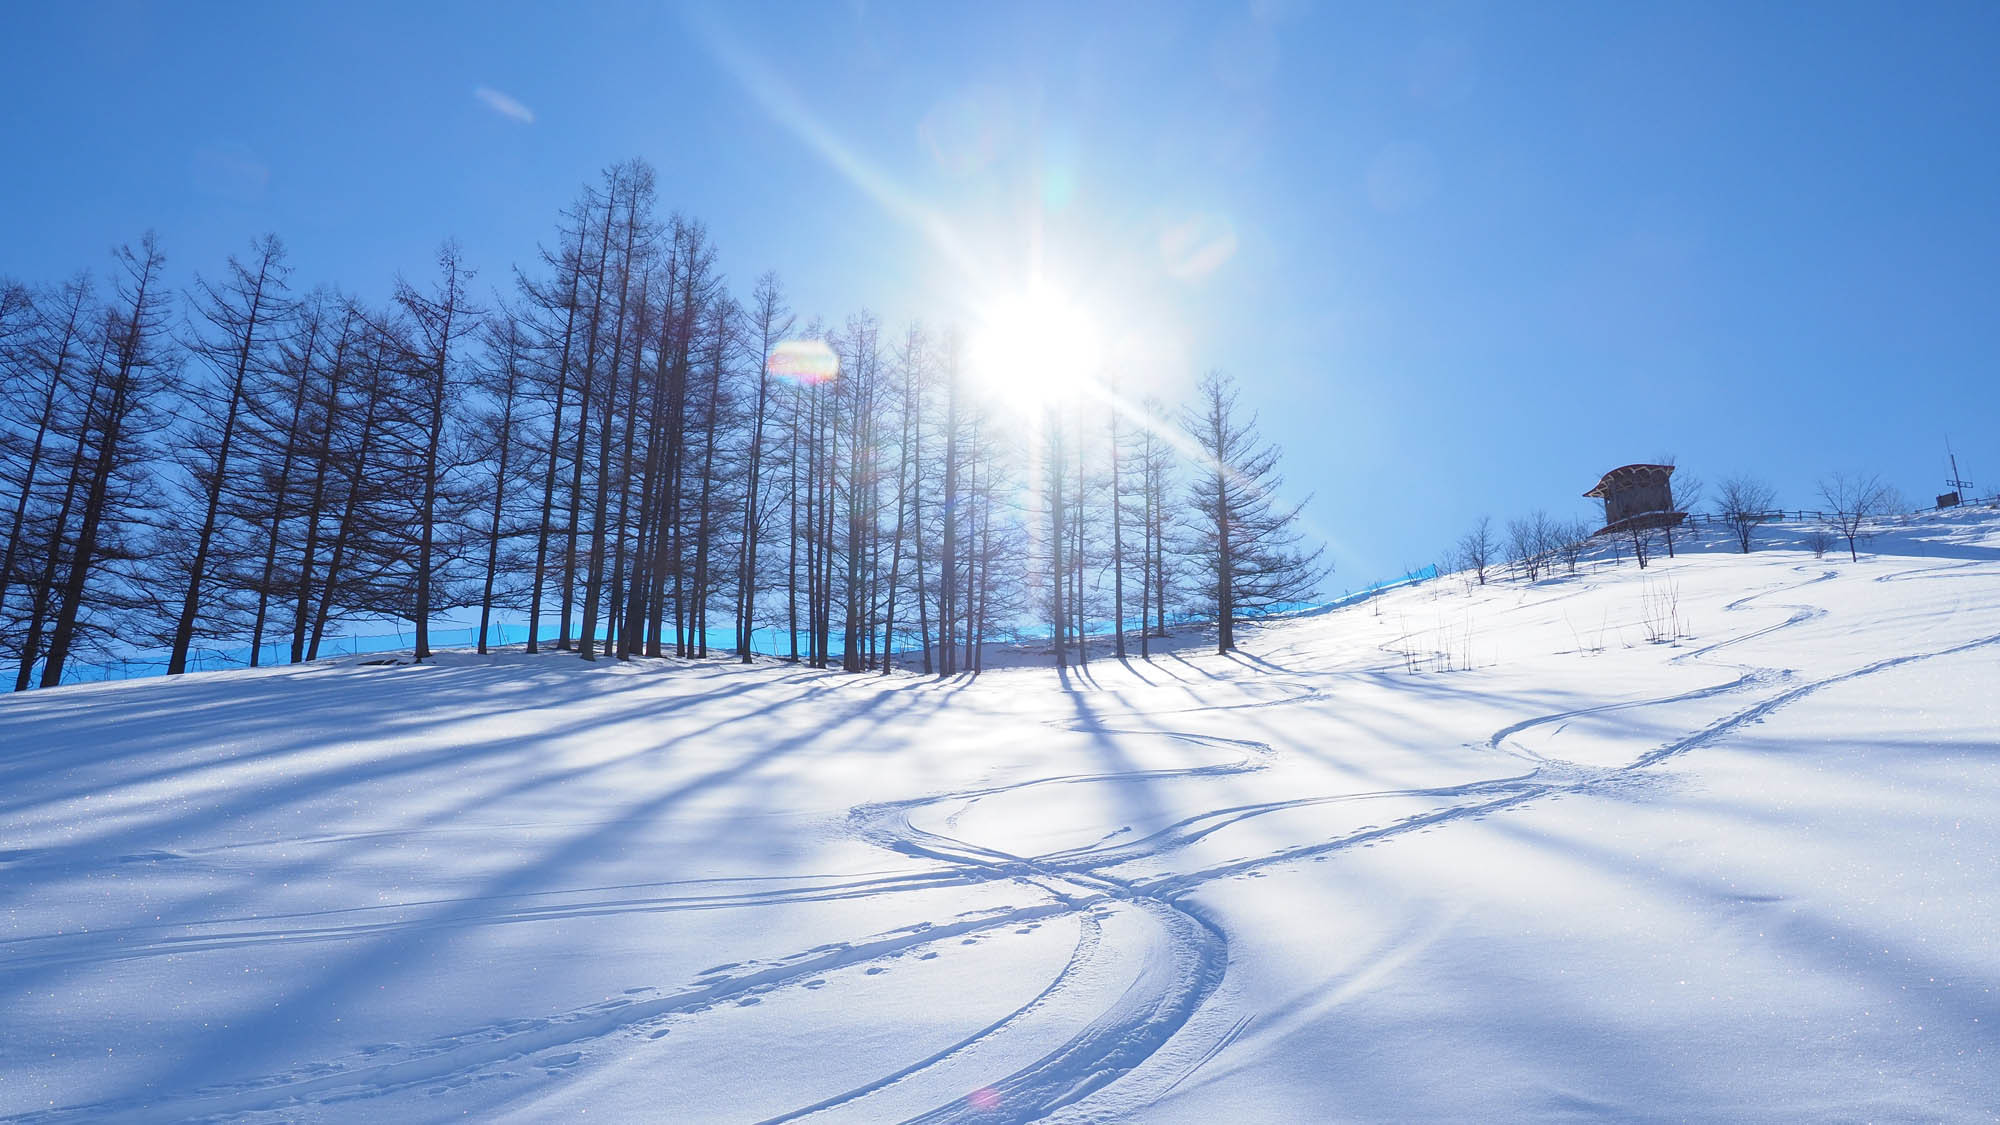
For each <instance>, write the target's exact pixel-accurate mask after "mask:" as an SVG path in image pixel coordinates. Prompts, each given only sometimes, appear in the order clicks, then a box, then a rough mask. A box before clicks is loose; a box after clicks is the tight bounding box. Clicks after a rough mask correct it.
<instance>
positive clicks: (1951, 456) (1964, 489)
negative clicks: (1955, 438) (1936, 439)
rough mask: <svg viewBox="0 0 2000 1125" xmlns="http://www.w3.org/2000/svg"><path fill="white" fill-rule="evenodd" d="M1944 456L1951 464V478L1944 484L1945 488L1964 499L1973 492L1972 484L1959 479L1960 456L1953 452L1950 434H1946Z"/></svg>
mask: <svg viewBox="0 0 2000 1125" xmlns="http://www.w3.org/2000/svg"><path fill="white" fill-rule="evenodd" d="M1944 455H1945V457H1946V458H1947V459H1948V460H1950V462H1951V476H1950V477H1949V478H1948V479H1947V480H1946V481H1945V482H1944V486H1945V487H1946V488H1949V489H1951V490H1952V491H1953V492H1956V493H1958V494H1959V496H1961V497H1963V496H1965V495H1966V493H1968V492H1970V491H1972V482H1971V481H1969V480H1960V479H1959V476H1958V454H1956V453H1954V452H1952V448H1951V435H1950V434H1946V435H1945V437H1944Z"/></svg>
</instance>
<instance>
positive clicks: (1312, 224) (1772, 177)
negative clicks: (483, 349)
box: [0, 3, 2000, 590]
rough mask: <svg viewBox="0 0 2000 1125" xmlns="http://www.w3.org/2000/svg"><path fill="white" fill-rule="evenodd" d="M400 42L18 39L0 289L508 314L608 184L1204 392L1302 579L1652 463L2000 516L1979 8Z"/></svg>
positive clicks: (493, 32) (779, 9) (26, 11)
mask: <svg viewBox="0 0 2000 1125" xmlns="http://www.w3.org/2000/svg"><path fill="white" fill-rule="evenodd" d="M411 7H416V6H406V5H389V4H381V5H375V4H361V3H347V4H340V5H305V4H279V5H251V4H242V5H223V4H199V5H167V4H120V3H94V4H75V5H44V6H41V7H39V8H31V7H28V6H25V5H14V6H11V7H10V9H9V12H8V15H7V17H6V22H7V24H8V28H7V34H6V35H4V36H0V99H4V101H0V104H4V105H5V106H6V110H5V113H4V114H0V151H3V152H5V153H7V154H8V159H7V160H6V161H4V162H0V214H4V216H5V218H4V219H0V273H4V274H7V275H11V276H15V277H18V278H21V279H25V280H55V279H58V278H60V277H62V276H66V275H67V274H69V273H70V272H72V271H74V270H75V269H77V268H79V267H83V266H91V267H95V268H98V269H99V270H102V269H103V267H104V266H105V265H106V264H107V263H108V258H107V257H106V253H105V252H106V250H107V248H108V247H110V246H111V245H113V244H114V243H116V242H119V241H123V240H126V239H129V238H133V237H135V236H136V235H137V234H138V233H139V232H141V231H143V230H144V229H146V228H148V227H152V228H155V229H157V230H158V231H159V233H160V235H161V238H162V240H163V242H164V244H165V247H166V250H167V252H168V254H169V256H170V259H171V264H172V266H173V267H174V268H175V269H176V270H177V271H180V275H181V276H182V277H183V278H185V277H186V276H187V275H188V272H189V271H193V270H205V271H213V270H214V269H216V268H217V267H218V266H219V265H220V263H221V261H222V259H223V257H224V255H225V254H227V253H229V252H231V251H235V250H239V249H240V248H241V247H242V246H243V245H244V244H245V243H246V242H247V240H248V239H249V238H250V237H251V236H252V235H254V234H257V233H260V232H262V231H266V230H271V231H275V232H277V233H278V234H279V235H280V236H282V237H283V238H284V239H285V240H286V241H287V243H288V244H289V246H290V247H291V249H292V252H293V258H294V264H295V266H296V269H297V274H296V276H297V277H298V279H299V280H301V281H303V282H308V283H310V282H316V281H326V282H333V283H337V284H339V285H341V286H343V287H345V288H347V289H349V290H351V291H354V292H357V293H360V294H362V295H364V296H373V297H380V296H382V295H385V294H386V292H387V290H388V287H389V284H390V282H391V279H392V278H393V277H394V275H395V273H396V272H397V271H398V270H406V271H409V272H411V273H412V274H413V275H421V274H422V272H423V271H424V269H425V268H426V266H427V263H428V262H429V261H430V259H431V256H432V254H433V251H434V248H435V246H436V245H437V243H438V241H439V240H440V239H441V238H443V237H445V236H447V235H451V236H455V237H457V238H458V239H460V240H461V242H462V243H463V244H464V246H465V247H466V249H467V251H468V253H469V255H470V257H471V258H472V260H473V261H474V262H475V263H476V264H477V265H478V266H479V267H480V269H481V271H482V273H481V280H482V282H483V283H487V284H491V285H497V286H505V285H506V284H507V281H508V272H509V270H510V268H511V266H512V265H513V264H515V263H521V264H528V263H530V262H532V259H533V255H534V252H535V247H536V244H537V243H538V242H540V241H543V240H545V239H547V238H548V237H549V236H550V232H551V230H552V228H553V224H554V218H555V215H556V212H557V210H558V209H559V208H561V207H562V206H563V205H564V204H566V203H567V202H569V201H570V200H571V199H572V198H573V197H574V196H575V194H576V192H577V189H578V186H579V185H580V184H581V183H582V182H583V181H584V180H586V179H588V178H590V177H592V176H594V175H595V173H596V171H597V170H598V169H599V168H601V167H603V166H604V165H606V164H608V163H610V162H612V161H615V160H619V159H622V158H625V157H628V156H641V157H644V158H646V159H647V160H649V161H651V162H652V163H653V164H654V165H655V166H656V167H657V168H658V169H659V171H660V185H661V197H662V202H663V204H664V205H666V206H667V207H670V208H677V209H679V210H682V211H684V212H686V213H687V214H690V215H692V216H695V217H698V218H700V219H702V220H704V221H706V222H707V223H708V224H709V227H710V229H711V231H712V233H713V234H714V236H715V238H716V240H717V242H718V244H719V245H720V247H721V251H722V259H721V260H722V264H723V268H724V269H725V270H726V271H727V272H728V273H729V274H730V275H731V277H732V279H734V280H735V281H736V282H737V283H738V284H739V286H740V287H742V288H746V289H747V286H748V282H749V281H750V279H752V278H753V277H754V276H755V275H756V274H757V273H759V272H761V271H762V270H764V269H767V268H768V269H775V270H777V271H778V272H779V273H780V274H781V275H782V276H783V278H784V279H785V281H786V283H787V285H788V287H789V289H790V290H791V293H792V296H793V299H794V303H795V305H796V306H797V307H798V308H799V310H800V311H801V312H802V313H805V314H808V315H810V314H814V313H818V314H822V315H824V316H826V317H827V318H828V319H829V320H836V321H837V320H838V319H840V318H842V317H844V316H845V315H846V314H848V313H849V312H852V311H854V310H857V309H861V308H867V309H871V310H873V311H874V312H876V313H877V314H879V315H880V316H882V317H883V318H884V319H885V320H887V321H889V322H891V323H892V324H894V323H900V322H902V321H905V320H907V319H910V318H918V317H920V318H922V319H924V320H925V321H927V322H929V323H931V324H934V325H942V324H945V323H951V322H954V321H956V322H960V323H965V322H967V321H969V320H974V319H976V318H978V317H979V316H980V315H981V313H982V310H983V309H986V308H988V307H990V306H991V304H992V303H993V302H994V301H996V300H1001V299H1004V298H1005V297H1006V295H1007V294H1009V293H1014V292H1018V291H1019V290H1020V289H1021V288H1022V287H1023V286H1025V285H1026V284H1027V279H1028V278H1029V277H1030V275H1031V274H1032V273H1033V272H1034V271H1036V270H1037V269H1039V270H1040V271H1041V273H1042V274H1043V275H1045V276H1047V277H1049V278H1052V279H1055V281H1056V283H1057V284H1059V286H1060V287H1061V289H1062V291H1064V292H1065V293H1068V294H1071V295H1073V296H1074V297H1075V298H1076V299H1077V300H1078V301H1079V302H1080V303H1081V304H1083V305H1085V306H1087V307H1088V308H1089V309H1090V310H1091V315H1092V317H1093V318H1094V319H1095V320H1096V321H1097V322H1099V323H1100V324H1101V326H1102V327H1101V331H1102V332H1103V334H1104V337H1105V339H1106V340H1107V355H1109V356H1112V357H1115V359H1116V364H1115V366H1117V367H1118V369H1119V374H1118V377H1119V379H1120V381H1121V385H1122V386H1123V387H1125V388H1126V389H1128V390H1140V389H1154V390H1157V391H1159V392H1160V393H1163V394H1166V395H1169V396H1173V395H1177V394H1178V393H1179V392H1180V391H1181V390H1183V389H1185V388H1186V387H1187V386H1188V385H1190V384H1191V383H1192V380H1193V378H1194V377H1195V376H1196V375H1197V374H1199V372H1201V371H1202V370H1204V369H1207V368H1210V367H1219V368H1222V369H1225V370H1227V371H1230V372H1231V373H1233V374H1235V375H1236V376H1237V377H1238V378H1239V379H1240V380H1241V382H1242V383H1243V385H1244V388H1245V397H1246V400H1247V401H1250V402H1253V403H1254V404H1256V405H1257V406H1259V407H1260V408H1261V409H1262V413H1263V422H1264V426H1265V429H1266V431H1267V432H1268V434H1269V436H1271V437H1272V438H1274V439H1276V440H1278V441H1279V442H1281V443H1282V444H1283V445H1284V446H1285V447H1286V449H1287V452H1288V457H1287V461H1286V472H1287V477H1288V489H1290V490H1291V491H1293V492H1297V493H1304V492H1307V491H1310V492H1312V493H1314V494H1315V500H1314V502H1313V505H1312V507H1311V508H1310V509H1309V511H1310V514H1311V515H1312V517H1313V519H1314V524H1315V526H1316V527H1318V528H1320V529H1321V530H1322V531H1323V532H1324V533H1325V534H1326V536H1327V537H1328V538H1329V539H1330V540H1331V541H1332V545H1333V556H1334V560H1335V562H1336V563H1337V564H1338V566H1339V568H1340V569H1339V572H1338V573H1337V574H1336V575H1335V577H1334V579H1333V581H1332V585H1333V586H1334V588H1335V589H1336V590H1337V589H1339V588H1341V587H1343V586H1347V585H1360V584H1362V583H1365V582H1366V581H1368V580H1370V579H1373V578H1377V577H1380V576H1383V575H1385V574H1389V573H1393V572H1396V571H1398V570H1400V569H1401V568H1402V567H1404V566H1405V565H1418V564H1421V563H1422V562H1425V561H1428V560H1429V559H1430V558H1433V557H1435V554H1436V552H1437V551H1438V550H1439V549H1441V548H1442V547H1443V546H1444V545H1445V544H1446V543H1448V542H1449V541H1450V540H1451V539H1452V538H1453V537H1454V536H1455V535H1456V534H1457V533H1458V532H1459V531H1460V530H1462V529H1463V526H1464V525H1465V524H1466V523H1467V522H1469V521H1470V520H1471V519H1472V518H1473V517H1474V516H1476V515H1477V514H1479V513H1481V512H1490V513H1492V514H1493V515H1495V516H1496V517H1502V518H1504V517H1506V516H1508V515H1513V514H1518V513H1521V512H1524V511H1526V510H1529V509H1532V508H1536V507H1545V508H1548V509H1549V510H1551V511H1553V512H1556V513H1557V514H1564V515H1567V514H1581V513H1582V512H1583V511H1584V505H1585V502H1584V501H1582V500H1581V499H1580V497H1579V495H1578V494H1580V493H1581V492H1583V491H1584V490H1585V489H1587V488H1588V487H1590V485H1591V484H1593V483H1594V482H1595V480H1596V478H1597V476H1598V474H1599V473H1600V472H1601V471H1603V470H1604V469H1607V468H1610V467H1612V466H1614V465H1618V464H1622V463H1625V462H1628V461H1635V460H1645V459H1651V458H1653V457H1656V456H1659V455H1662V454H1665V453H1673V454H1676V455H1677V456H1678V458H1679V461H1680V463H1681V464H1682V465H1683V466H1684V467H1685V468H1686V470H1687V471H1688V472H1691V473H1694V474H1697V475H1699V476H1701V477H1702V478H1704V479H1706V480H1708V481H1710V482H1714V481H1717V480H1719V479H1720V478H1722V477H1723V476H1725V475H1728V474H1730V473H1732V472H1737V471H1748V472H1752V473H1755V474H1757V475H1760V476H1763V477H1764V478H1766V479H1768V480H1769V481H1771V482H1772V483H1773V484H1775V485H1776V486H1777V487H1778V489H1779V493H1780V497H1781V499H1782V500H1783V501H1784V502H1785V503H1787V504H1789V505H1794V506H1796V505H1800V504H1809V502H1810V500H1811V492H1812V487H1813V482H1814V480H1815V479H1816V478H1817V477H1818V476H1820V475H1822V474H1824V473H1826V472H1830V471H1833V470H1841V469H1844V470H1864V471H1875V472H1880V473H1881V474H1882V475H1883V476H1884V477H1885V479H1887V480H1889V481H1890V482H1891V483H1893V484H1894V485H1896V486H1897V487H1898V488H1900V489H1902V490H1903V491H1904V492H1905V493H1906V494H1907V495H1909V496H1911V497H1912V498H1927V497H1928V496H1929V495H1930V494H1931V493H1933V492H1934V491H1936V489H1937V486H1938V485H1939V483H1940V481H1941V480H1942V478H1943V475H1944V465H1943V451H1944V442H1945V438H1946V434H1947V433H1949V434H1950V435H1951V437H1952V440H1953V441H1954V442H1955V444H1956V445H1957V447H1958V449H1959V452H1960V458H1961V462H1962V464H1963V465H1964V466H1965V468H1966V470H1967V472H1968V475H1970V476H1972V477H1973V479H1974V480H1975V481H1977V482H1978V483H1980V484H1981V485H1982V486H1983V487H1984V488H1986V489H1991V488H1992V487H1993V486H1995V485H2000V438H1996V431H2000V426H1996V422H2000V378H1996V373H1995V367H1996V362H1995V361H1996V358H2000V327H1996V325H2000V315H1996V297H2000V270H1997V269H1996V263H2000V212H1996V208H1995V203H1996V201H2000V154H1997V153H1996V146H1995V145H1994V143H1993V127H1994V126H1993V123H1994V122H1996V121H2000V77H1996V75H1995V68H1994V67H1993V66H1992V62H1991V60H1992V59H1993V58H1994V57H1996V54H2000V7H1996V6H1994V5H1991V4H1968V5H1952V4H1945V3H1929V4H1922V5H1901V6H1891V5H1888V4H1879V5H1837V4H1811V5H1798V6H1785V5H1779V4H1747V5H1746V4H1722V5H1713V6H1704V5H1699V4H1693V3H1672V4H1661V5H1654V6H1642V5H1638V4H1585V3H1576V4H1444V5H1421V4H1409V5H1406V4H1395V5H1390V4H1379V5H1370V6H1337V5H1310V4H1288V3H1269V4H1252V5H1248V6H1241V5H1219V4H1218V5H1190V6H1174V5H1168V4H1135V5H1093V4H1077V3H1068V4H1057V5H1045V6H1039V5H960V4H951V5H944V4H908V5H890V4H878V3H863V4H845V5H835V4H792V5H773V6H764V7H759V6H751V5H735V4H732V5H726V6H725V5H717V6H713V7H699V6H697V7H689V8H674V7H668V6H664V5H652V4H593V5H583V6H579V7H582V8H583V9H584V10H583V11H580V12H572V11H568V10H560V9H559V8H558V6H550V5H532V4H517V3H488V4H478V5H471V4H467V5H460V6H450V7H447V6H442V5H424V6H422V7H423V9H424V10H422V11H411V10H407V9H408V8H411ZM482 90H484V91H489V92H490V93H488V94H486V95H482V94H480V93H479V91H482Z"/></svg>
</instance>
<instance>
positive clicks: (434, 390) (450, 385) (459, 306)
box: [396, 241, 481, 660]
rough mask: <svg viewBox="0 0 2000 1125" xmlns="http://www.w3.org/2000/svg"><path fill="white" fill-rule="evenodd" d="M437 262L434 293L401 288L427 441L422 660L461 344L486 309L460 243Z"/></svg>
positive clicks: (421, 532)
mask: <svg viewBox="0 0 2000 1125" xmlns="http://www.w3.org/2000/svg"><path fill="white" fill-rule="evenodd" d="M437 264H438V284H437V288H436V289H435V290H434V291H432V292H431V293H430V294H424V293H420V292H418V291H417V290H416V289H415V288H414V287H412V286H411V285H410V284H409V283H407V282H398V283H397V285H396V303H397V304H399V305H401V306H402V308H403V311H404V312H405V313H406V314H407V315H408V316H409V319H410V323H411V325H412V329H413V332H412V338H411V340H410V354H409V356H408V357H407V358H408V362H409V365H410V366H409V370H410V374H411V376H412V386H411V391H412V396H413V399H414V405H415V409H416V412H417V414H418V415H419V417H420V418H421V424H422V432H423V434H424V435H425V437H424V440H425V443H426V444H425V447H424V450H423V455H422V458H421V460H420V461H419V463H418V467H419V470H420V471H419V476H420V478H421V482H422V489H423V498H422V500H421V501H420V503H419V506H418V509H417V527H418V532H417V558H416V583H415V584H416V605H415V607H414V612H413V614H412V618H413V620H414V621H415V622H416V626H417V645H416V650H415V659H417V660H424V659H426V658H428V657H429V656H430V655H431V645H430V616H431V608H432V603H433V600H434V599H433V594H434V593H435V591H434V590H433V583H434V581H435V577H436V576H435V573H434V566H433V564H434V561H435V558H434V556H435V555H436V553H437V531H438V515H439V512H438V500H439V492H440V489H441V488H442V487H443V484H444V474H445V468H446V466H445V465H444V464H443V463H442V459H441V458H440V457H439V456H438V454H439V451H440V448H441V447H442V444H443V436H444V429H445V418H446V416H447V414H449V413H450V411H451V409H452V406H453V404H454V403H455V402H456V400H457V397H458V394H459V392H460V382H461V380H460V376H459V374H458V369H459V366H460V364H461V359H460V357H459V354H458V350H457V344H458V341H459V340H460V339H462V338H464V337H465V336H467V335H469V334H471V333H472V332H473V331H475V330H476V329H477V328H478V327H479V318H480V316H481V312H480V310H479V309H477V308H474V307H472V306H471V305H470V304H469V303H468V302H467V300H466V295H465V289H466V286H467V285H468V284H470V283H471V281H472V270H471V269H469V268H467V266H466V265H465V261H464V257H463V255H462V254H461V252H460V251H459V248H458V244H457V243H456V242H449V241H448V242H446V243H445V244H444V245H443V246H442V247H440V248H439V249H438V257H437Z"/></svg>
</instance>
